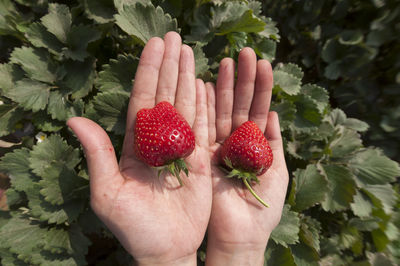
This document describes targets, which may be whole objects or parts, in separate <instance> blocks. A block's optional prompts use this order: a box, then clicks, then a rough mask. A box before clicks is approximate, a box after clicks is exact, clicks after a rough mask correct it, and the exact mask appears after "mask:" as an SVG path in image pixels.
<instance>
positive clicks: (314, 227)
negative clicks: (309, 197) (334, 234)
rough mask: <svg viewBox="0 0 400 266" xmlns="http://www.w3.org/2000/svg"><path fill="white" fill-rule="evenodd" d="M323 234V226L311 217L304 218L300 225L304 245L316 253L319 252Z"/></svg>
mask: <svg viewBox="0 0 400 266" xmlns="http://www.w3.org/2000/svg"><path fill="white" fill-rule="evenodd" d="M320 232H321V224H320V223H319V222H318V221H317V220H316V219H313V218H311V217H310V216H305V215H304V216H302V217H301V224H300V233H299V236H300V239H301V242H302V243H305V244H307V245H308V246H309V247H311V248H313V249H314V250H315V252H319V250H320V246H319V235H320Z"/></svg>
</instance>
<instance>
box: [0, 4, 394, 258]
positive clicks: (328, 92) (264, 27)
mask: <svg viewBox="0 0 400 266" xmlns="http://www.w3.org/2000/svg"><path fill="white" fill-rule="evenodd" d="M399 12H400V4H399V2H398V1H384V0H381V1H378V0H375V1H355V0H354V1H351V0H348V1H346V0H341V1H339V0H326V1H263V2H261V1H216V0H214V1H207V0H197V1H182V0H154V1H151V2H150V1H147V0H114V1H112V0H101V1H97V0H76V1H47V0H40V1H34V3H32V1H27V0H15V1H11V0H0V49H1V53H0V100H1V105H0V137H1V139H2V140H4V141H7V142H13V143H17V144H16V145H13V146H11V147H2V148H0V149H1V150H0V153H1V155H2V157H1V161H0V172H2V173H5V174H7V176H8V177H9V179H10V186H9V188H8V189H7V191H6V196H7V203H8V210H7V209H6V208H5V209H4V210H2V211H0V239H1V242H0V258H1V263H2V264H3V265H87V264H89V265H126V264H128V263H130V261H131V258H130V256H129V255H128V254H126V252H125V251H124V250H123V249H122V248H121V247H120V245H119V244H118V242H117V241H116V240H115V239H114V238H113V236H112V235H111V234H110V232H109V231H108V230H107V229H106V228H105V227H104V226H103V224H102V223H101V222H100V221H99V220H98V219H97V218H96V216H95V215H94V214H93V213H92V211H91V210H90V207H89V186H88V179H89V177H88V173H87V168H86V162H85V159H84V157H83V152H82V149H81V147H80V145H79V143H78V142H77V140H76V138H75V137H74V135H73V134H72V132H71V131H70V130H68V128H67V127H66V125H65V121H66V120H67V119H68V118H69V117H71V116H86V117H88V118H91V119H93V120H94V121H96V122H98V123H99V124H100V125H102V126H103V127H104V128H105V129H106V130H107V132H108V133H109V135H110V137H111V139H112V142H113V144H114V146H115V150H116V151H117V152H118V151H120V150H121V145H122V140H123V134H124V130H125V113H126V108H127V103H128V99H129V93H130V90H131V86H132V81H133V79H134V75H135V71H136V67H137V64H138V56H140V53H141V50H142V48H143V45H144V44H145V43H146V41H147V40H149V39H150V38H151V37H153V36H160V37H162V36H163V35H164V34H165V33H166V32H168V31H170V30H175V31H178V32H180V34H181V35H182V37H183V40H184V42H186V43H187V44H189V45H191V46H192V47H193V49H194V52H195V57H196V74H197V75H198V76H199V77H201V78H203V79H205V80H215V79H216V73H217V69H218V62H219V61H220V60H221V59H222V58H223V57H226V56H231V57H233V58H237V54H238V52H239V51H240V49H241V48H243V47H245V46H250V47H252V48H254V50H255V51H256V53H257V55H258V57H259V58H265V59H268V60H270V61H272V63H273V66H274V80H275V85H274V90H273V96H274V98H273V105H272V109H273V110H276V111H277V112H278V113H279V116H280V120H281V125H282V131H283V136H284V141H285V152H286V159H287V162H288V165H289V172H290V173H291V182H290V184H289V189H288V194H287V200H286V204H285V207H284V211H283V216H282V219H281V222H280V225H279V226H278V227H277V228H276V229H275V230H274V231H273V233H272V235H271V240H270V241H269V243H268V247H267V249H266V253H265V258H266V264H268V265H318V264H324V265H350V264H351V265H395V264H399V263H400V252H399V250H400V240H399V239H400V232H399V228H400V214H399V213H398V211H397V210H398V208H399V207H400V197H399V186H398V181H397V178H398V177H399V176H400V167H399V165H398V163H397V162H395V161H393V160H391V159H389V157H387V156H391V157H392V158H393V159H399V153H398V150H399V149H398V148H399V136H400V134H399V128H400V127H399V116H400V115H399V112H400V109H399V107H398V106H397V105H396V103H398V96H399V68H400V66H399V62H400V60H399V56H400V51H399V43H398V42H397V40H396V36H399V29H400V27H399ZM278 29H279V30H278ZM396 97H397V98H396ZM396 100H397V101H396ZM339 108H342V109H343V110H345V112H344V111H343V110H342V109H339ZM346 114H347V115H346ZM355 117H357V118H359V119H361V120H359V119H356V118H355ZM41 135H45V136H46V137H44V139H43V141H41V140H42V138H41V137H40V136H41ZM362 139H364V143H366V144H363V141H362ZM366 145H369V146H366ZM371 145H374V146H371ZM385 154H386V155H385ZM118 155H119V154H118ZM204 251H205V247H203V246H202V247H201V248H200V249H199V251H198V255H199V256H198V258H199V263H202V261H204V256H205V252H204Z"/></svg>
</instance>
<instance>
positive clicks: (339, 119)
mask: <svg viewBox="0 0 400 266" xmlns="http://www.w3.org/2000/svg"><path fill="white" fill-rule="evenodd" d="M325 120H326V121H328V123H329V124H331V125H332V126H333V127H336V126H338V125H344V123H345V122H346V121H347V116H346V114H345V113H344V112H343V111H342V110H340V109H337V108H336V109H333V110H332V111H331V112H330V114H329V115H328V116H326V117H325Z"/></svg>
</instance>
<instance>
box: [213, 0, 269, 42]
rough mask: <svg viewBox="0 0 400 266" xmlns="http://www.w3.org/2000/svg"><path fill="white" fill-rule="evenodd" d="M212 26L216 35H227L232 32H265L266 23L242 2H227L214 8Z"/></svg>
mask: <svg viewBox="0 0 400 266" xmlns="http://www.w3.org/2000/svg"><path fill="white" fill-rule="evenodd" d="M211 13H212V14H213V17H212V20H211V24H212V26H213V28H214V29H215V30H214V31H215V34H216V35H226V34H228V33H231V32H247V33H250V32H260V31H263V30H264V27H265V25H266V24H265V22H264V21H262V20H261V19H259V18H258V17H256V16H255V15H254V14H253V10H251V9H249V7H248V6H247V5H245V4H244V3H240V2H225V3H223V4H222V5H216V6H215V7H214V8H212V11H211Z"/></svg>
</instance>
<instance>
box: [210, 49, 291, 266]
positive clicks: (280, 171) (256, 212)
mask: <svg viewBox="0 0 400 266" xmlns="http://www.w3.org/2000/svg"><path fill="white" fill-rule="evenodd" d="M234 77H235V65H234V61H233V60H232V59H230V58H225V59H223V60H222V61H221V63H220V68H219V74H218V80H217V84H216V89H214V85H213V84H211V83H207V84H206V89H207V98H208V99H207V100H208V122H209V146H210V157H211V169H212V170H211V171H212V181H213V182H212V183H213V202H212V211H211V218H210V223H209V228H208V243H207V256H206V264H208V265H262V264H263V260H264V251H265V247H266V245H267V242H268V238H269V235H270V234H271V232H272V230H273V229H274V228H275V227H276V226H277V225H278V223H279V221H280V217H281V214H282V208H283V204H284V201H285V195H286V190H287V185H288V178H289V176H288V170H287V167H286V163H285V158H284V153H283V146H282V137H281V132H280V127H279V120H278V116H277V113H275V112H269V106H270V101H271V94H272V86H273V76H272V69H271V65H270V63H269V62H268V61H266V60H259V61H258V62H257V58H256V55H255V53H254V51H253V50H252V49H250V48H244V49H243V50H242V51H241V52H240V54H239V59H238V70H237V81H236V84H235V80H234V79H235V78H234ZM247 120H252V121H254V122H255V123H256V124H257V125H258V127H259V128H260V129H261V131H263V132H265V136H266V137H267V139H268V141H269V144H270V146H271V148H272V152H273V156H274V160H273V163H272V166H271V167H270V168H269V170H268V171H267V172H266V173H265V174H264V175H262V176H259V180H260V184H255V185H254V186H253V188H254V190H255V191H256V193H257V194H258V195H259V196H260V197H261V198H262V199H263V200H264V201H265V202H267V203H268V204H269V205H270V207H269V208H266V207H264V206H263V205H261V203H259V202H258V201H257V200H256V199H255V198H254V197H253V196H252V195H251V194H250V192H249V191H248V190H247V189H246V187H245V186H244V185H243V184H242V181H241V180H239V179H234V178H231V179H227V178H225V177H224V175H225V174H224V173H223V172H222V171H221V170H220V169H219V165H218V162H219V160H218V151H219V149H220V147H221V144H222V143H223V142H224V140H225V139H226V138H227V137H229V135H230V134H231V132H232V131H233V130H234V129H235V128H237V127H239V126H240V125H241V124H242V123H244V122H245V121H247Z"/></svg>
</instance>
